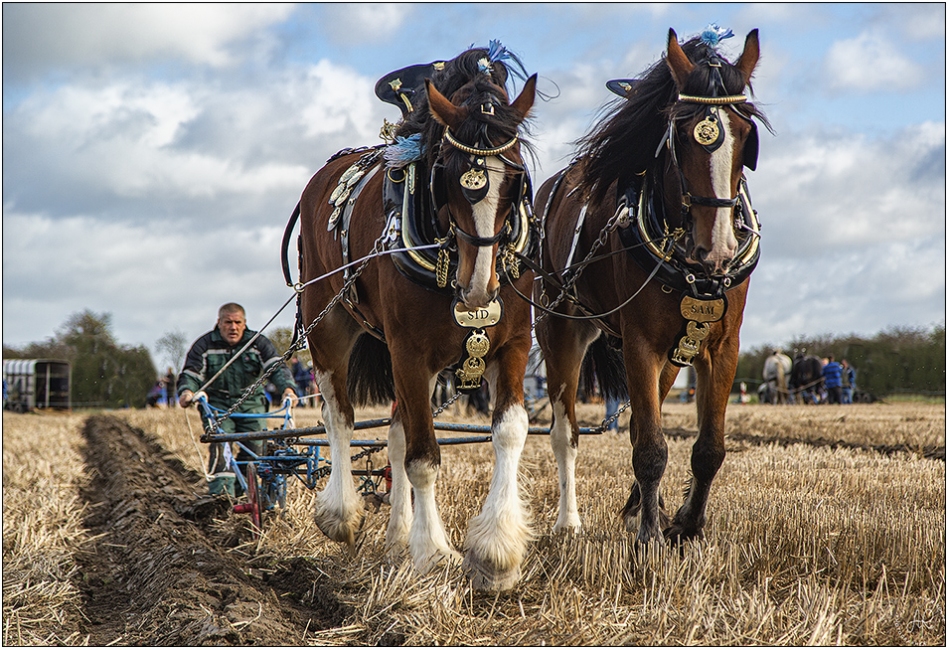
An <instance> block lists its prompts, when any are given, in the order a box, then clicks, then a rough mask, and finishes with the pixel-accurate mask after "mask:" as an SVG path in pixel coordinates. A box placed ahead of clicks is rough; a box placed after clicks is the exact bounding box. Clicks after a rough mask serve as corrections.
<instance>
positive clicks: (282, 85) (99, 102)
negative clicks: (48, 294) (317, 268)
mask: <svg viewBox="0 0 949 650" xmlns="http://www.w3.org/2000/svg"><path fill="white" fill-rule="evenodd" d="M384 111H385V107H384V105H383V104H381V103H380V102H378V101H377V100H376V99H375V98H374V96H373V93H372V82H371V81H370V80H369V79H367V78H365V77H361V76H360V75H358V74H357V73H356V72H355V71H353V70H352V69H349V68H344V67H340V66H337V65H335V64H332V63H330V62H329V61H325V60H324V61H321V62H319V63H318V64H316V65H314V66H311V67H308V68H305V69H302V70H291V71H287V72H284V73H282V74H278V75H272V76H270V77H268V78H267V79H265V80H262V81H261V83H260V84H259V85H252V86H245V85H237V86H231V85H228V84H226V83H225V82H223V81H219V82H218V83H216V84H211V85H209V84H205V83H200V82H195V81H186V82H179V83H175V84H167V83H162V82H155V81H142V80H140V79H128V78H125V79H123V78H117V79H115V80H113V81H111V82H110V83H108V84H105V85H72V86H61V87H58V88H54V89H52V90H49V91H45V92H41V93H37V94H34V95H33V96H31V97H30V98H29V99H27V100H26V101H24V102H23V103H21V104H19V105H18V106H16V107H14V108H13V109H12V110H10V111H8V112H7V113H6V114H5V115H4V118H5V126H6V128H5V140H4V149H5V153H9V154H10V155H16V154H18V153H23V154H24V159H23V164H22V165H21V166H17V167H15V168H8V170H7V172H8V173H7V175H6V176H5V179H4V193H5V200H6V201H7V202H8V203H11V204H13V205H17V206H19V208H20V209H31V206H32V205H33V204H32V203H31V202H32V201H34V200H36V201H38V200H39V199H40V197H39V196H38V195H37V194H36V191H35V185H36V183H37V182H38V179H39V178H40V177H41V176H42V177H51V178H55V179H56V183H57V185H58V186H59V187H60V188H69V189H70V191H71V192H72V196H70V197H69V201H68V202H64V203H63V205H61V207H60V209H61V210H62V212H61V213H62V214H75V211H76V209H77V208H76V205H75V203H76V202H77V201H79V202H80V203H83V205H84V208H83V209H84V210H86V212H89V213H92V212H94V211H97V210H100V209H103V208H105V206H107V205H108V204H109V202H110V201H113V200H114V199H117V198H126V199H140V200H144V201H146V203H145V204H144V205H143V206H140V207H138V209H137V210H136V211H134V212H128V213H127V215H126V218H128V219H134V218H148V217H149V214H150V213H152V212H153V211H154V210H155V205H156V204H159V203H160V204H165V205H167V204H169V203H170V202H173V201H186V200H187V199H189V198H195V197H204V198H208V199H215V200H224V201H229V202H230V205H231V206H232V207H234V202H235V201H241V202H243V203H244V204H245V205H244V206H242V207H241V209H242V210H246V208H247V205H246V200H247V198H256V199H258V200H259V199H264V198H265V197H268V196H269V197H271V199H272V198H273V197H275V196H284V197H288V198H287V199H286V200H287V201H288V202H289V201H290V200H291V199H292V200H295V197H296V196H298V195H299V192H300V191H301V190H302V188H303V186H304V185H305V184H306V181H307V180H308V179H309V177H310V175H311V174H312V173H313V172H314V171H315V170H316V169H317V168H318V167H319V166H321V165H322V163H323V161H325V160H326V158H327V157H328V156H329V155H330V154H332V153H334V152H335V151H336V150H338V149H339V148H342V147H343V146H360V145H367V144H375V143H377V142H378V141H379V137H378V131H379V127H380V126H381V124H382V115H383V114H384ZM26 152H28V155H26ZM86 200H88V201H89V202H90V203H89V204H86V203H85V201H86ZM227 205H228V204H223V205H219V206H218V208H217V210H218V211H219V212H220V211H222V210H225V209H226V207H227ZM47 209H48V208H47ZM192 209H195V208H194V207H192ZM280 212H281V213H283V212H284V210H283V209H281V210H280ZM57 213H60V212H59V210H53V211H51V214H54V215H55V214H57Z"/></svg>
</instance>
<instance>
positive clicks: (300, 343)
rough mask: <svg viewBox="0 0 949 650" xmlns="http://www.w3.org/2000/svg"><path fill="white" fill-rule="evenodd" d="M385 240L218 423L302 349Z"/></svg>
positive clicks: (380, 242)
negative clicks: (311, 333)
mask: <svg viewBox="0 0 949 650" xmlns="http://www.w3.org/2000/svg"><path fill="white" fill-rule="evenodd" d="M385 240H386V235H384V234H383V235H382V236H380V237H379V239H377V240H376V241H375V243H374V244H373V245H372V250H371V251H369V254H368V255H367V256H366V259H365V260H363V262H362V264H360V265H359V266H357V267H356V270H355V271H353V273H352V275H350V276H349V278H348V279H347V280H346V281H345V282H344V283H343V287H342V288H341V289H340V290H339V293H337V294H336V295H335V296H333V299H332V300H330V301H329V303H327V305H326V307H324V308H323V311H321V312H320V313H319V315H317V317H316V318H314V319H313V322H312V323H310V325H309V326H308V327H307V328H306V329H305V330H303V332H302V333H301V335H300V336H299V337H298V338H297V342H296V343H294V344H293V345H291V346H290V347H289V348H288V349H287V351H286V352H285V353H284V354H283V356H282V357H281V360H280V362H277V363H274V364H273V365H271V366H270V368H268V369H267V370H266V371H265V372H264V374H262V375H261V376H260V377H259V378H258V379H257V381H255V382H254V383H253V384H251V385H250V386H249V387H248V388H247V389H246V390H245V391H244V393H243V394H242V395H241V396H240V397H239V398H238V400H237V401H236V402H234V404H233V405H232V406H231V407H230V408H229V409H228V410H227V411H226V412H225V413H224V415H222V416H221V418H220V420H219V422H223V421H224V420H226V419H228V418H229V417H231V415H233V414H234V412H235V411H237V409H238V408H240V406H241V405H242V404H243V403H244V402H245V401H247V398H249V397H250V396H251V395H252V394H253V393H254V391H256V390H257V389H258V388H259V387H260V386H261V385H262V384H263V383H264V382H265V381H267V379H268V378H270V375H272V374H273V373H275V372H276V371H277V370H278V369H279V368H280V363H281V362H282V363H286V361H287V360H288V359H289V358H290V357H292V356H293V354H294V353H296V352H297V351H299V350H302V349H303V346H304V345H306V337H307V335H309V333H310V331H311V330H312V329H313V328H314V327H316V326H317V325H318V324H319V323H320V321H321V320H323V319H324V318H325V317H326V315H327V314H328V313H329V312H330V311H331V310H332V309H333V307H335V306H336V305H337V304H339V301H340V300H342V299H343V296H344V295H346V292H348V291H349V289H350V288H351V287H352V286H353V285H354V284H355V283H356V280H357V279H358V278H359V276H360V275H361V274H362V272H363V271H364V270H365V269H366V267H367V266H368V265H369V262H371V261H372V260H373V259H375V257H376V255H378V254H379V253H380V252H381V250H382V248H381V246H382V245H383V243H384V242H385Z"/></svg>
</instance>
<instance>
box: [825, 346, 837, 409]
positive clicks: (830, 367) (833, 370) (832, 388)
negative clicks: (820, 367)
mask: <svg viewBox="0 0 949 650" xmlns="http://www.w3.org/2000/svg"><path fill="white" fill-rule="evenodd" d="M840 374H841V373H840V364H839V363H837V362H836V361H834V355H832V354H829V355H827V363H826V365H824V371H823V375H824V388H826V389H827V402H828V403H830V404H840V398H841V391H840V388H841V382H840Z"/></svg>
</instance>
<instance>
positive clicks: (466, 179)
mask: <svg viewBox="0 0 949 650" xmlns="http://www.w3.org/2000/svg"><path fill="white" fill-rule="evenodd" d="M460 182H461V186H462V187H463V188H465V189H466V190H480V189H481V188H482V187H484V186H485V185H487V184H488V177H487V175H486V174H485V173H484V170H483V169H477V168H474V169H469V170H468V171H466V172H465V173H464V174H462V175H461V181H460Z"/></svg>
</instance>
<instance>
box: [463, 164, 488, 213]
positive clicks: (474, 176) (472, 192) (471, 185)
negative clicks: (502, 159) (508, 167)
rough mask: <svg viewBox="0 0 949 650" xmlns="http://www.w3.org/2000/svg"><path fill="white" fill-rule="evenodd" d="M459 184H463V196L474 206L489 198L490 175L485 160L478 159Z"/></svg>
mask: <svg viewBox="0 0 949 650" xmlns="http://www.w3.org/2000/svg"><path fill="white" fill-rule="evenodd" d="M458 182H459V183H460V184H461V192H462V194H464V195H465V198H466V199H467V200H468V203H471V204H472V205H473V204H475V203H477V202H478V201H480V200H482V199H483V198H484V197H485V196H487V195H488V189H489V187H488V174H487V169H486V167H485V160H484V158H476V159H475V161H474V163H472V165H471V169H469V170H468V171H466V172H465V173H464V174H462V175H461V178H460V179H459V180H458Z"/></svg>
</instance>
